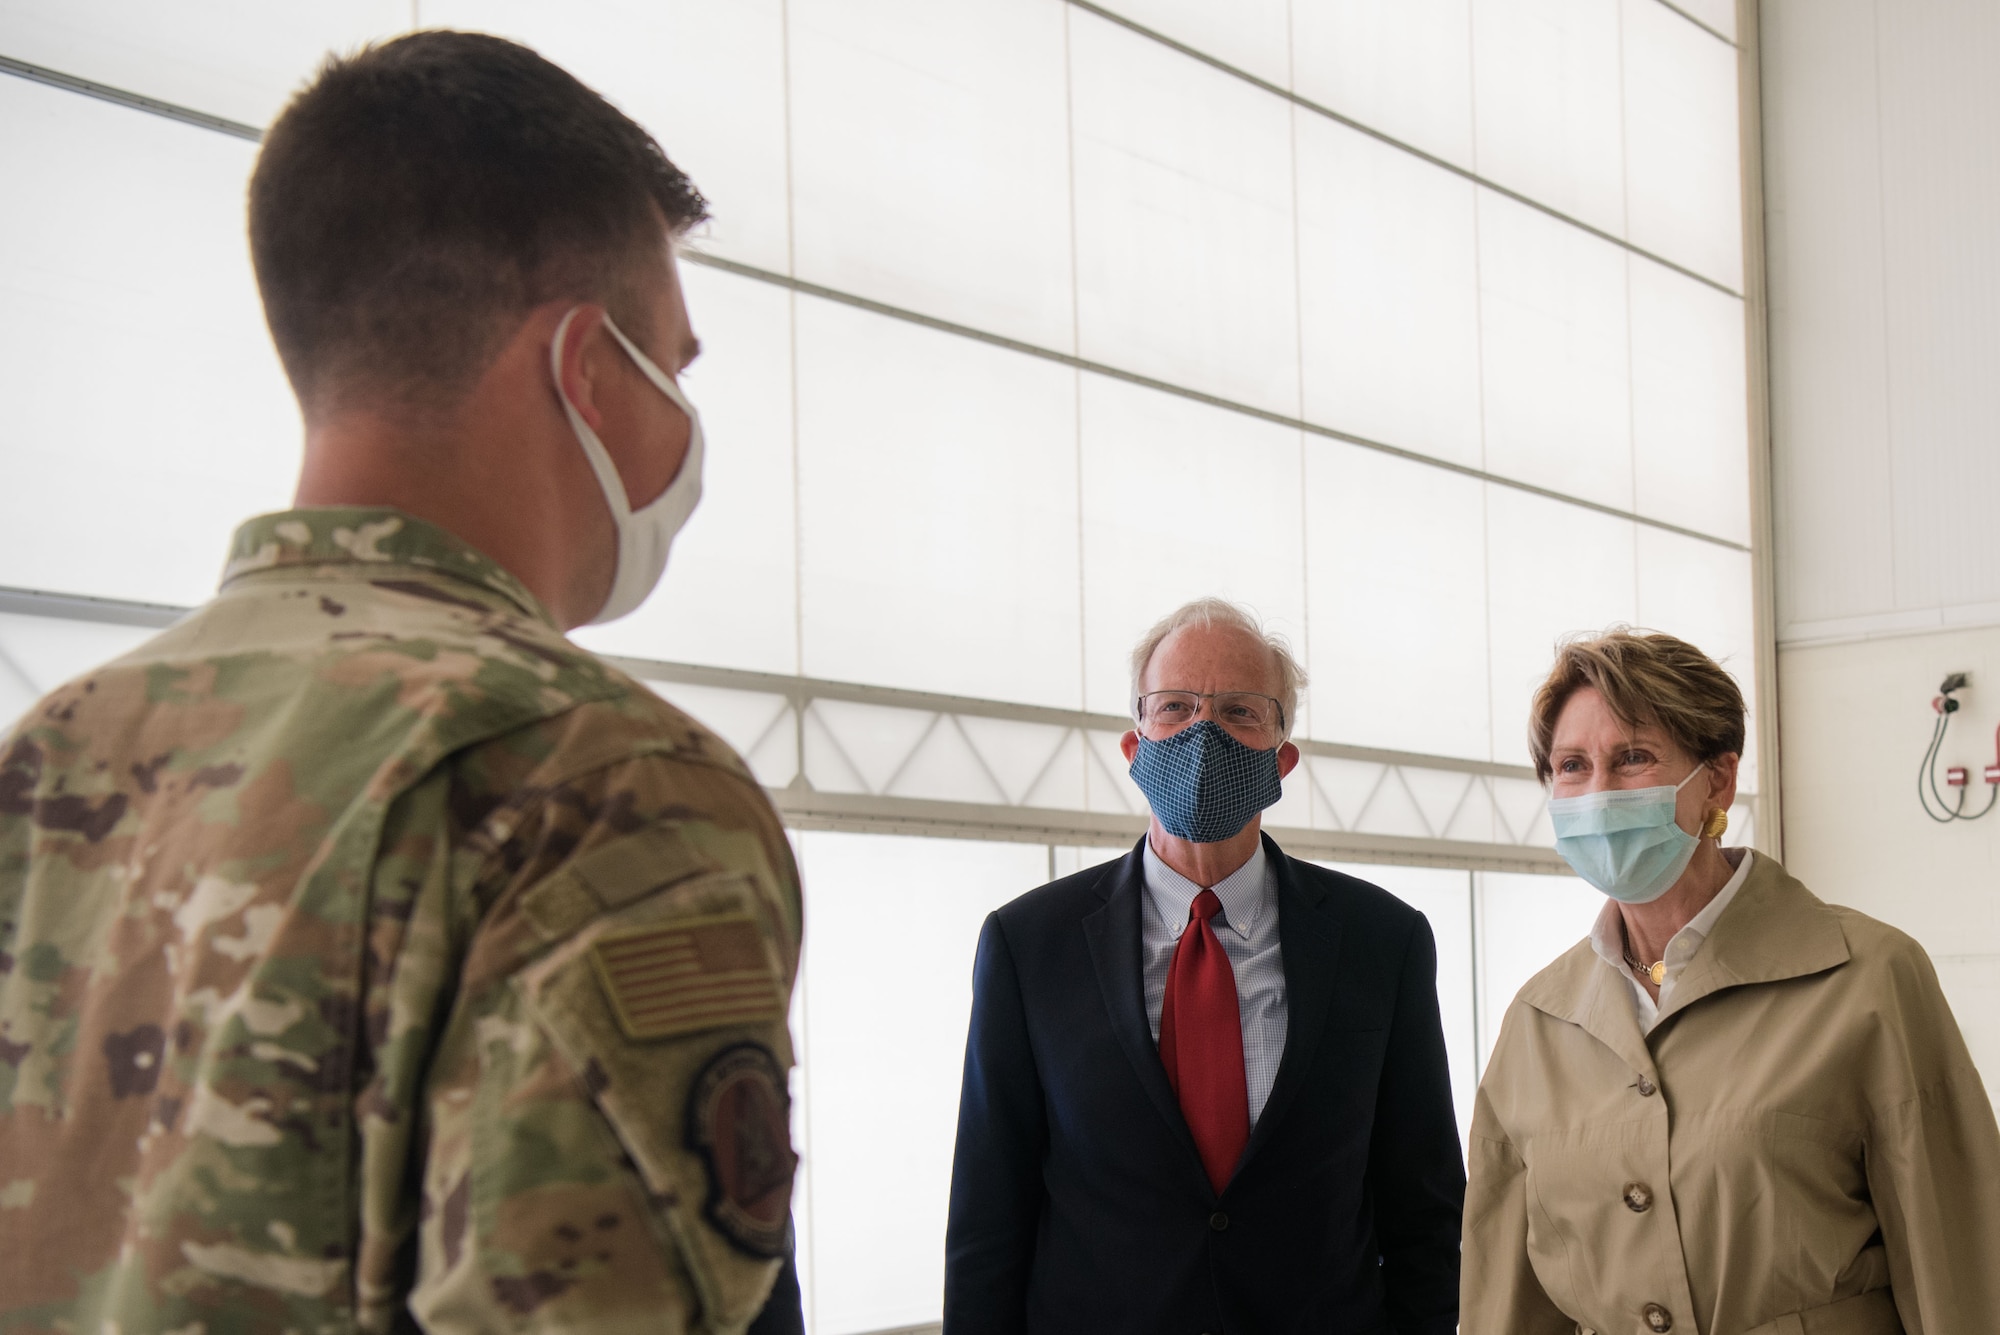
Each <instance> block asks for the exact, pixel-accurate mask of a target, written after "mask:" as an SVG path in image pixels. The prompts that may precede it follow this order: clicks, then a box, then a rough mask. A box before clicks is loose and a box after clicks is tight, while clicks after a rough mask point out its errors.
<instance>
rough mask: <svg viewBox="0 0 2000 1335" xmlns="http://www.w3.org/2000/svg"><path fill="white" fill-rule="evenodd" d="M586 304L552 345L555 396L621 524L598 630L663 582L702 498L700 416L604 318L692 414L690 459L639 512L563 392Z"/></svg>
mask: <svg viewBox="0 0 2000 1335" xmlns="http://www.w3.org/2000/svg"><path fill="white" fill-rule="evenodd" d="M582 309H583V308H582V307H581V306H576V307H572V308H571V309H570V312H569V314H567V315H565V316H563V318H562V323H561V324H559V325H557V326H556V333H555V337H554V338H553V339H552V340H550V342H549V369H550V370H551V371H552V372H553V373H554V375H555V378H556V397H558V398H560V399H561V400H562V405H563V411H564V412H565V413H567V414H569V425H570V430H572V431H574V432H575V433H576V439H577V443H578V444H579V445H581V446H583V453H584V457H585V458H587V459H589V460H590V467H591V471H592V472H594V473H596V474H597V485H598V486H599V487H600V488H601V489H602V490H603V492H604V502H605V504H606V505H609V506H610V507H611V518H612V520H613V522H615V523H616V524H617V525H618V568H617V571H616V573H614V574H613V575H612V577H611V592H610V593H609V594H607V595H605V599H604V606H602V607H600V608H598V609H597V615H596V616H594V617H592V618H591V619H590V624H591V625H593V626H597V625H602V624H603V623H604V622H607V621H616V620H617V619H618V618H619V617H622V616H624V615H625V614H626V613H627V612H630V611H631V610H632V609H633V608H635V607H637V606H638V605H639V604H640V603H643V602H645V601H646V597H647V595H648V594H650V593H652V591H653V589H654V587H655V586H656V585H658V584H659V582H660V576H661V575H664V574H665V573H666V570H667V552H668V550H669V549H670V548H671V547H672V546H673V542H674V535H675V534H677V533H679V532H680V531H681V526H682V525H684V524H686V523H687V521H688V516H689V515H691V514H693V513H694V507H695V505H696V503H697V502H699V501H700V500H701V454H702V435H701V415H700V414H699V413H697V412H695V410H694V405H693V404H692V403H689V402H688V400H687V396H686V395H685V394H683V393H681V391H680V386H678V385H676V384H675V383H674V382H673V381H672V379H670V378H669V377H668V376H667V373H666V372H664V371H662V370H661V369H660V368H659V367H657V366H655V365H654V364H653V360H652V358H650V357H648V356H647V355H646V354H645V353H643V352H641V351H639V346H638V344H636V343H634V342H633V341H632V340H631V339H629V338H627V337H625V335H624V334H623V333H622V332H621V331H620V330H619V328H618V326H617V325H615V324H613V323H611V317H610V316H609V315H606V316H605V317H604V327H605V329H606V330H607V331H609V332H610V334H611V337H613V338H615V339H617V340H618V346H620V347H622V348H624V349H625V353H626V355H627V356H629V357H630V358H631V359H632V361H633V363H634V364H635V365H637V366H638V368H639V370H640V371H641V372H643V373H644V374H645V377H646V379H648V380H650V381H652V382H653V386H654V388H656V389H658V390H659V391H660V393H662V394H664V395H666V396H667V398H668V399H669V400H670V401H671V402H672V403H673V405H674V406H675V407H677V408H679V409H680V410H681V411H682V412H684V413H686V414H687V419H688V446H687V456H686V457H685V458H683V459H682V460H681V468H680V471H679V472H678V473H675V474H674V479H673V481H671V482H669V483H668V484H667V489H666V490H665V491H663V492H661V493H660V494H659V495H658V496H657V497H656V498H654V500H653V502H652V504H650V505H648V506H647V507H646V508H645V509H643V510H636V511H635V510H634V509H633V508H632V506H631V503H630V501H629V499H628V498H627V497H626V495H625V483H624V481H623V480H622V479H621V478H620V477H619V476H618V466H617V465H616V464H614V463H612V462H611V454H610V452H609V451H607V450H606V449H605V448H604V442H603V441H601V440H599V439H598V438H597V433H596V432H595V431H593V430H591V429H590V423H588V422H586V421H584V420H583V414H582V413H580V412H578V411H577V409H576V405H575V404H573V403H571V402H570V401H569V395H567V394H565V393H563V388H562V358H563V340H564V338H565V337H566V336H567V335H568V334H569V323H570V321H571V320H574V319H575V318H576V313H577V311H579V310H582Z"/></svg>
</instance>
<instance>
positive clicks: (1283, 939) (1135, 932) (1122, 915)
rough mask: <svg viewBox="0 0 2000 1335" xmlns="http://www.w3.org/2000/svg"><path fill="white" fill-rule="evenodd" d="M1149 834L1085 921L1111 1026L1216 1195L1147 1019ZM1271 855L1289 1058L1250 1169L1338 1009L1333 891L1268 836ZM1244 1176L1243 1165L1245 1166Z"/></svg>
mask: <svg viewBox="0 0 2000 1335" xmlns="http://www.w3.org/2000/svg"><path fill="white" fill-rule="evenodd" d="M1145 847H1146V840H1145V836H1144V835H1141V836H1140V838H1139V842H1138V843H1137V844H1135V845H1133V847H1132V851H1131V852H1130V853H1128V854H1126V855H1125V857H1124V858H1123V859H1121V860H1120V861H1119V863H1118V865H1117V866H1116V867H1114V868H1112V869H1111V871H1110V872H1109V873H1108V874H1107V875H1106V876H1105V877H1104V879H1103V880H1102V881H1100V882H1099V886H1100V889H1101V893H1102V896H1103V902H1102V903H1101V904H1100V905H1099V907H1098V908H1096V909H1095V910H1093V911H1092V912H1090V913H1088V914H1086V915H1085V916H1084V919H1083V931H1084V938H1085V940H1087V941H1088V942H1089V945H1090V958H1091V963H1092V964H1093V965H1094V966H1095V968H1096V972H1097V985H1098V988H1099V990H1100V991H1101V992H1102V993H1103V995H1104V1005H1105V1009H1107V1010H1108V1011H1109V1012H1110V1013H1111V1027H1112V1030H1113V1032H1115V1033H1116V1034H1117V1035H1118V1044H1119V1046H1120V1047H1121V1048H1123V1049H1124V1051H1125V1057H1126V1060H1127V1061H1129V1062H1130V1063H1131V1065H1132V1071H1133V1073H1134V1074H1135V1075H1136V1076H1138V1078H1139V1084H1140V1085H1141V1086H1142V1087H1143V1088H1144V1089H1145V1091H1146V1094H1147V1097H1149V1098H1150V1099H1151V1100H1152V1102H1153V1106H1154V1107H1155V1108H1156V1109H1157V1110H1158V1111H1159V1114H1160V1116H1161V1118H1162V1119H1163V1120H1164V1121H1165V1122H1166V1123H1167V1126H1168V1128H1169V1129H1170V1130H1171V1131H1172V1133H1173V1135H1174V1137H1175V1139H1177V1140H1178V1141H1179V1142H1180V1143H1181V1145H1182V1146H1183V1147H1185V1149H1186V1150H1187V1155H1186V1159H1187V1164H1188V1171H1189V1172H1190V1173H1191V1174H1193V1175H1194V1178H1195V1180H1196V1181H1198V1182H1199V1183H1200V1185H1201V1187H1202V1189H1203V1190H1205V1191H1206V1190H1209V1189H1210V1188H1209V1183H1208V1177H1207V1174H1206V1173H1205V1172H1204V1171H1203V1169H1202V1166H1201V1155H1200V1153H1199V1152H1198V1151H1197V1150H1196V1149H1195V1144H1194V1137H1193V1136H1192V1135H1190V1134H1189V1132H1188V1129H1187V1119H1186V1118H1185V1117H1183V1116H1182V1115H1181V1107H1180V1102H1179V1100H1177V1099H1175V1098H1174V1091H1173V1087H1172V1086H1171V1085H1169V1084H1168V1083H1167V1072H1166V1068H1165V1067H1164V1066H1162V1065H1161V1064H1160V1053H1159V1049H1158V1048H1156V1047H1155V1046H1154V1045H1153V1032H1152V1026H1151V1025H1150V1024H1149V1023H1148V1022H1147V1019H1146V998H1145V980H1144V976H1143V971H1142V970H1141V968H1140V963H1139V914H1140V912H1141V911H1142V908H1143V900H1144V897H1145V893H1146V888H1145V860H1144V858H1145ZM1263 847H1264V856H1265V858H1266V860H1267V861H1268V862H1269V864H1270V868H1271V871H1272V875H1273V879H1274V880H1275V881H1276V882H1277V888H1278V893H1277V909H1278V949H1279V953H1280V955H1281V956H1282V957H1283V960H1284V966H1285V1011H1286V1016H1285V1051H1284V1054H1283V1056H1282V1057H1280V1058H1279V1060H1278V1074H1277V1076H1276V1078H1275V1079H1274V1080H1273V1081H1272V1084H1271V1096H1270V1097H1269V1098H1268V1099H1266V1100H1265V1101H1264V1111H1263V1113H1262V1115H1261V1116H1259V1117H1258V1119H1257V1127H1256V1130H1254V1131H1253V1132H1251V1135H1250V1143H1249V1145H1248V1146H1247V1147H1245V1149H1244V1152H1243V1163H1244V1164H1248V1163H1249V1162H1250V1160H1251V1159H1252V1158H1253V1157H1254V1156H1255V1155H1256V1153H1257V1151H1258V1148H1259V1147H1260V1146H1262V1145H1263V1144H1264V1143H1265V1142H1266V1141H1268V1140H1269V1139H1270V1138H1271V1137H1272V1135H1273V1134H1275V1130H1276V1127H1277V1125H1278V1123H1279V1121H1280V1120H1281V1119H1282V1118H1283V1117H1284V1115H1285V1111H1286V1109H1287V1108H1288V1107H1289V1106H1290V1105H1291V1103H1292V1102H1293V1100H1294V1099H1295V1098H1296V1097H1297V1095H1298V1092H1299V1089H1300V1087H1301V1086H1302V1085H1303V1084H1304V1083H1305V1078H1306V1072H1307V1070H1308V1069H1310V1067H1311V1065H1312V1059H1313V1053H1314V1050H1315V1049H1316V1048H1317V1047H1318V1046H1319V1039H1320V1034H1321V1032H1322V1031H1323V1030H1324V1029H1325V1028H1326V1017H1327V1012H1328V1010H1329V1009H1330V1008H1331V1006H1332V1003H1333V991H1334V960H1335V958H1336V954H1337V952H1338V948H1339V945H1340V920H1339V917H1338V915H1337V914H1335V913H1334V912H1333V911H1332V905H1331V904H1330V903H1329V902H1328V898H1327V893H1326V890H1325V889H1324V888H1323V887H1321V886H1319V885H1316V884H1314V883H1312V882H1311V881H1308V880H1305V879H1303V878H1301V877H1300V876H1299V875H1298V874H1297V873H1296V872H1295V871H1294V869H1293V867H1292V860H1291V859H1290V858H1288V857H1286V856H1285V854H1284V851H1283V850H1282V849H1280V848H1279V847H1278V845H1277V844H1276V843H1275V842H1273V840H1272V839H1271V837H1270V836H1269V835H1265V836H1264V838H1263ZM1238 1171H1239V1172H1241V1171H1242V1165H1238Z"/></svg>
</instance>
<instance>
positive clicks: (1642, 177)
mask: <svg viewBox="0 0 2000 1335" xmlns="http://www.w3.org/2000/svg"><path fill="white" fill-rule="evenodd" d="M1622 3H1623V5H1624V16H1623V17H1624V24H1623V27H1624V38H1625V191H1626V204H1627V208H1628V210H1629V215H1630V216H1629V218H1628V224H1627V225H1628V232H1627V234H1628V235H1629V236H1630V237H1631V239H1632V241H1633V243H1634V244H1635V245H1639V246H1643V247H1645V248H1646V249H1647V250H1650V251H1652V252H1654V253H1655V254H1658V255H1664V256H1666V257H1667V258H1668V259H1670V260H1673V261H1675V262H1676V263H1679V264H1685V265H1687V266H1688V267H1689V268H1690V269H1693V270H1694V271H1695V272H1696V273H1699V274H1704V275H1706V276H1707V277H1709V278H1712V279H1714V280H1715V281H1716V282H1718V283H1721V284H1723V285H1725V286H1727V287H1729V288H1731V289H1734V290H1736V291H1739V292H1740V291H1742V289H1743V186H1742V169H1741V158H1740V153H1741V150H1740V148H1739V145H1738V141H1737V133H1738V131H1737V123H1736V62H1737V54H1736V48H1735V47H1733V46H1730V45H1729V44H1728V43H1726V42H1719V41H1717V40H1716V39H1715V37H1714V35H1713V34H1711V33H1706V32H1703V31H1702V30H1701V29H1700V28H1698V27H1696V26H1695V25H1694V24H1692V23H1689V22H1688V21H1687V20H1686V19H1685V18H1683V17H1681V16H1680V15H1679V14H1676V13H1674V12H1673V11H1672V10H1670V9H1668V8H1667V7H1666V6H1665V5H1664V4H1662V3H1660V0H1622Z"/></svg>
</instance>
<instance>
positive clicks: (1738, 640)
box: [1638, 38, 1759, 793]
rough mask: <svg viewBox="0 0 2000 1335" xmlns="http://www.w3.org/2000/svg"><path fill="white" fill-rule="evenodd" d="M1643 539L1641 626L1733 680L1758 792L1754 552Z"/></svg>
mask: <svg viewBox="0 0 2000 1335" xmlns="http://www.w3.org/2000/svg"><path fill="white" fill-rule="evenodd" d="M1709 40H1710V41H1713V40H1715V39H1714V38H1710V39H1709ZM1638 538H1639V543H1638V554H1639V555H1638V561H1639V623H1640V624H1641V625H1644V626H1648V627H1651V628H1652V629H1654V630H1664V631H1667V632H1669V633H1670V634H1674V635H1678V636H1680V637H1681V638H1682V639H1684V640H1686V641H1688V643H1690V644H1693V645H1696V646H1697V647H1699V648H1700V649H1701V650H1702V652H1704V653H1706V654H1707V655H1708V656H1709V657H1710V658H1713V659H1715V660H1716V661H1717V662H1718V663H1720V664H1722V666H1723V667H1724V668H1726V669H1728V671H1729V675H1730V676H1732V677H1734V678H1736V684H1737V685H1738V686H1740V687H1741V688H1742V690H1743V700H1744V703H1745V704H1746V705H1748V706H1750V709H1751V718H1750V725H1749V736H1748V737H1747V738H1746V743H1747V747H1746V750H1745V751H1744V753H1743V766H1742V770H1741V772H1740V774H1739V776H1738V779H1737V784H1738V786H1739V787H1741V788H1742V789H1743V790H1744V791H1745V792H1751V793H1754V792H1757V791H1759V789H1758V786H1757V720H1756V714H1755V710H1756V700H1757V631H1756V621H1755V619H1754V618H1753V616H1752V614H1751V598H1752V591H1753V585H1752V583H1751V573H1750V553H1748V552H1739V551H1734V550H1731V549H1730V548H1728V547H1718V546H1716V545H1715V544H1714V543H1712V542H1702V541H1699V540H1698V539H1695V538H1684V537H1682V536H1681V535H1680V534H1678V533H1667V532H1664V531H1663V530H1660V529H1656V528H1652V527H1650V526H1648V525H1644V524H1642V525H1640V526H1639V532H1638Z"/></svg>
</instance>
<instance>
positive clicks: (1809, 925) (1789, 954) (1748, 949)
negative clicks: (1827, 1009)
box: [1660, 856, 1849, 1021]
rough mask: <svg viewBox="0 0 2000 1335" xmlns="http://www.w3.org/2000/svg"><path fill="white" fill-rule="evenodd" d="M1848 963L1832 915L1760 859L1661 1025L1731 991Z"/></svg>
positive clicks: (1678, 989)
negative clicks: (1716, 995)
mask: <svg viewBox="0 0 2000 1335" xmlns="http://www.w3.org/2000/svg"><path fill="white" fill-rule="evenodd" d="M1848 958H1849V955H1848V949H1847V933H1845V932H1844V931H1842V930H1841V927H1840V919H1839V917H1838V916H1837V915H1835V913H1834V911H1833V910H1832V909H1830V908H1828V907H1827V906H1826V904H1825V903H1824V902H1823V901H1822V900H1821V899H1820V898H1819V897H1818V896H1817V895H1815V894H1813V892H1812V891H1810V890H1808V889H1806V888H1805V886H1803V885H1801V884H1800V883H1799V882H1798V881H1797V880H1795V879H1794V878H1793V877H1792V876H1791V874H1790V873H1788V872H1787V871H1786V870H1785V869H1784V868H1783V867H1781V866H1779V865H1778V863H1777V862H1775V861H1774V860H1772V859H1770V858H1767V857H1763V856H1759V857H1758V858H1757V860H1756V861H1755V862H1754V863H1752V864H1751V867H1750V875H1749V876H1748V877H1747V878H1746V879H1745V880H1744V882H1743V888H1742V889H1741V890H1740V891H1738V892H1737V895H1736V900H1735V902H1734V903H1732V904H1731V905H1730V906H1729V907H1728V908H1726V909H1724V910H1723V911H1722V916H1721V917H1720V918H1717V919H1716V920H1715V929H1714V930H1713V931H1712V932H1710V933H1709V936H1708V939H1707V940H1706V941H1704V942H1702V948H1701V950H1700V951H1698V952H1696V954H1695V957H1694V958H1693V959H1692V960H1690V961H1689V962H1688V966H1687V970H1686V971H1685V972H1684V973H1683V974H1682V975H1681V977H1680V981H1679V982H1677V983H1675V984H1674V995H1673V998H1672V999H1671V1000H1670V1001H1669V1002H1668V1004H1667V1005H1666V1006H1664V1007H1663V1008H1661V1011H1660V1019H1661V1020H1662V1021H1664V1020H1666V1018H1667V1017H1668V1016H1670V1015H1677V1014H1679V1013H1680V1012H1682V1011H1684V1010H1686V1009H1687V1008H1688V1007H1690V1006H1692V1005H1694V1004H1695V1003H1696V1002H1698V1001H1700V1000H1701V999H1702V998H1703V997H1706V996H1710V995H1712V994H1714V993H1716V992H1721V991H1723V990H1724V989H1726V988H1731V987H1743V986H1745V985H1747V984H1751V983H1775V982H1777V981H1779V980H1780V979H1785V978H1803V977H1805V976H1806V975H1808V974H1815V973H1824V972H1825V971H1826V970H1828V969H1834V968H1838V967H1839V966H1840V965H1843V964H1845V963H1847V961H1848Z"/></svg>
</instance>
